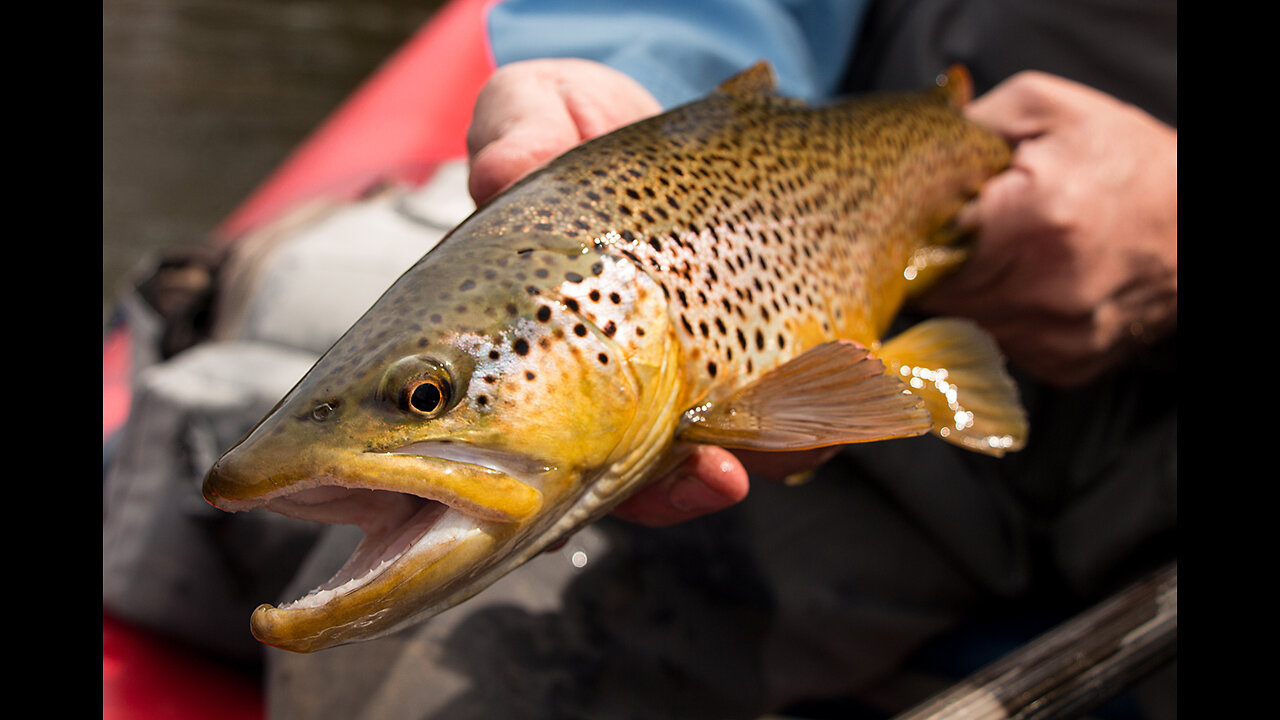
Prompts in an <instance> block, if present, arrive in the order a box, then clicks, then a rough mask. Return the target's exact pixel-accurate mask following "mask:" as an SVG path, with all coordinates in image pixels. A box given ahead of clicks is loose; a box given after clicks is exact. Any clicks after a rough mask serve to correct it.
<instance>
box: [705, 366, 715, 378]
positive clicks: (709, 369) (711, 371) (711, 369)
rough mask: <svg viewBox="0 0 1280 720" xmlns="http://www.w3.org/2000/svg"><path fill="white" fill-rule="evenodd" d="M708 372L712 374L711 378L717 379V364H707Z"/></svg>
mask: <svg viewBox="0 0 1280 720" xmlns="http://www.w3.org/2000/svg"><path fill="white" fill-rule="evenodd" d="M707 372H708V373H710V374H711V377H715V376H716V364H715V363H713V362H709V363H707Z"/></svg>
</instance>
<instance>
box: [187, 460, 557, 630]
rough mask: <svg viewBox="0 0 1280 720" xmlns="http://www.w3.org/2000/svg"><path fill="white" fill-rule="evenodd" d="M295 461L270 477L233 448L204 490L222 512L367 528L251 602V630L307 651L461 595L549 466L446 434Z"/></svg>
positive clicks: (532, 503)
mask: <svg viewBox="0 0 1280 720" xmlns="http://www.w3.org/2000/svg"><path fill="white" fill-rule="evenodd" d="M300 465H301V467H293V468H291V469H290V472H291V473H292V474H291V475H290V476H288V477H281V476H276V475H272V474H271V473H270V472H263V470H262V469H261V467H258V466H254V467H247V466H246V463H242V462H240V456H237V454H236V452H235V451H234V450H233V451H232V452H230V453H228V455H227V456H225V457H224V459H223V460H222V461H219V463H218V465H216V466H215V467H214V468H213V470H211V471H210V473H209V477H208V478H207V479H206V481H205V495H206V498H207V499H209V501H210V502H211V503H213V504H214V505H216V506H217V507H219V508H221V509H223V510H228V511H244V510H252V509H266V510H269V511H272V512H276V513H279V514H281V515H285V516H288V517H293V518H298V519H301V520H307V521H315V522H322V523H331V524H333V523H337V524H346V525H354V526H357V527H359V528H360V529H361V530H362V531H363V532H364V534H365V537H364V539H363V540H362V541H361V542H360V544H359V546H358V547H357V548H356V550H355V551H354V552H353V553H352V555H351V557H350V558H349V559H348V560H347V561H346V562H345V563H344V564H343V566H342V567H341V568H340V569H339V570H338V571H337V572H336V573H335V574H334V575H333V576H332V577H331V578H330V579H329V580H328V581H326V582H325V583H323V584H322V585H320V586H319V587H317V588H315V589H313V590H312V591H310V592H309V593H307V594H306V595H305V596H303V597H301V598H299V599H297V600H293V601H291V602H286V603H283V604H281V605H279V606H278V607H273V606H271V605H262V606H260V607H259V608H258V609H257V610H256V611H255V612H254V614H253V618H252V621H251V625H252V628H253V632H254V635H256V636H257V637H258V639H260V640H262V641H263V642H266V643H268V644H271V645H275V646H277V647H284V648H287V649H290V650H297V651H304V652H305V651H311V650H316V649H321V648H324V647H329V646H331V645H335V644H340V643H342V642H346V641H348V640H349V639H354V638H356V637H369V636H373V635H376V634H384V633H385V632H390V631H393V630H395V629H397V628H398V627H400V626H402V625H403V624H406V623H407V622H408V621H409V620H410V619H411V618H410V617H409V616H410V615H411V614H416V613H411V612H410V609H416V608H433V609H434V610H435V611H439V610H441V609H444V608H445V607H448V606H450V605H452V604H455V603H456V602H458V601H460V600H461V599H462V598H461V597H458V589H459V587H461V586H464V585H465V583H464V582H463V581H464V580H466V579H467V578H471V577H473V576H474V575H475V574H476V573H477V572H479V571H481V570H482V569H481V568H480V567H478V565H479V564H481V563H482V562H483V559H484V558H486V557H489V556H491V555H493V554H494V551H495V550H496V549H497V548H498V547H501V546H504V545H505V544H506V543H507V541H508V540H509V539H510V538H511V537H512V536H514V535H516V534H517V533H518V532H519V531H520V529H521V528H523V527H524V526H525V525H526V524H527V523H526V521H528V520H531V519H532V518H533V517H534V516H536V515H537V513H538V511H539V510H540V509H541V508H542V493H541V491H540V489H539V486H540V485H541V481H542V479H543V476H544V474H545V473H546V472H549V471H550V470H552V469H553V468H551V467H549V466H547V465H545V464H543V463H541V462H539V461H536V460H529V459H526V458H523V457H519V456H515V455H513V454H510V453H505V452H503V451H500V450H486V449H483V448H474V447H469V446H465V445H462V444H458V443H449V442H447V441H435V442H420V443H413V444H411V445H407V446H404V447H400V448H396V449H393V450H390V451H383V452H349V453H338V452H336V451H334V452H327V453H325V454H324V455H323V456H322V457H315V458H312V459H311V461H310V462H306V463H301V464H300ZM306 466H309V468H308V467H306ZM321 468H325V469H323V470H321Z"/></svg>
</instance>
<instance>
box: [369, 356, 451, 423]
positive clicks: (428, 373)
mask: <svg viewBox="0 0 1280 720" xmlns="http://www.w3.org/2000/svg"><path fill="white" fill-rule="evenodd" d="M378 395H379V397H381V398H382V399H383V400H385V401H388V402H390V403H392V404H394V405H395V406H396V408H397V409H399V410H400V411H401V412H405V413H409V414H411V415H417V416H420V417H423V418H428V419H430V418H435V417H439V416H440V415H441V414H443V413H444V412H445V411H446V410H448V409H449V408H450V407H451V406H452V404H453V400H454V398H455V395H456V391H455V388H454V383H453V379H452V377H451V376H450V373H449V370H448V368H446V367H445V366H443V365H441V364H440V363H438V362H436V361H435V360H432V359H431V358H427V357H423V356H421V355H411V356H409V357H405V358H401V359H399V360H397V361H396V362H395V363H393V364H392V365H391V367H389V368H387V372H386V373H385V374H384V375H383V376H382V383H381V385H380V386H379V388H378Z"/></svg>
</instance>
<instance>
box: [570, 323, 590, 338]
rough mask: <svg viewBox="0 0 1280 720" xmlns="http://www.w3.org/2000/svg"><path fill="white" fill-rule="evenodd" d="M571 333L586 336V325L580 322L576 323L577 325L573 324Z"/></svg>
mask: <svg viewBox="0 0 1280 720" xmlns="http://www.w3.org/2000/svg"><path fill="white" fill-rule="evenodd" d="M573 334H574V335H577V336H578V337H586V336H587V326H586V325H583V324H582V323H578V324H577V325H574V326H573Z"/></svg>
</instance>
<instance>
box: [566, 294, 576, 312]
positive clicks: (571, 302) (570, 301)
mask: <svg viewBox="0 0 1280 720" xmlns="http://www.w3.org/2000/svg"><path fill="white" fill-rule="evenodd" d="M564 305H565V307H567V308H569V309H570V310H572V311H574V312H578V300H577V299H576V298H571V297H567V298H565V299H564Z"/></svg>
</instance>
